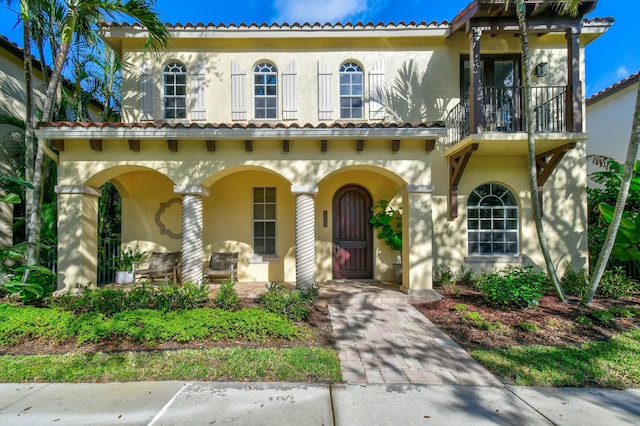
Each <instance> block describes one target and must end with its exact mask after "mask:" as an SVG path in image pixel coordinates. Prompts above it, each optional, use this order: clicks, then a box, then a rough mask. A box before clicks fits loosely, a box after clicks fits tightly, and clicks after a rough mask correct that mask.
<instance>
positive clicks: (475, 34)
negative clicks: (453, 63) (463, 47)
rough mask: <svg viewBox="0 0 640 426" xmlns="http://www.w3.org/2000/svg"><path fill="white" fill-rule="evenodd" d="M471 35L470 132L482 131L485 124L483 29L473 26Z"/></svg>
mask: <svg viewBox="0 0 640 426" xmlns="http://www.w3.org/2000/svg"><path fill="white" fill-rule="evenodd" d="M468 36H469V44H470V46H469V68H470V69H469V72H470V74H471V75H470V76H469V132H470V134H472V135H473V134H477V133H482V126H483V123H482V122H483V111H482V109H483V90H482V69H481V68H480V37H481V36H482V30H481V29H480V28H476V27H473V28H471V31H469V33H468ZM462 101H464V99H463V100H462Z"/></svg>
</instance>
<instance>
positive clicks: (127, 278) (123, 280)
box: [116, 271, 133, 284]
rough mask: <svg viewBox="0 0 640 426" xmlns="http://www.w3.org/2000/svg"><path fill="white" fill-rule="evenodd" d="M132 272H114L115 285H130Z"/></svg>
mask: <svg viewBox="0 0 640 426" xmlns="http://www.w3.org/2000/svg"><path fill="white" fill-rule="evenodd" d="M132 282H133V271H116V284H131V283H132Z"/></svg>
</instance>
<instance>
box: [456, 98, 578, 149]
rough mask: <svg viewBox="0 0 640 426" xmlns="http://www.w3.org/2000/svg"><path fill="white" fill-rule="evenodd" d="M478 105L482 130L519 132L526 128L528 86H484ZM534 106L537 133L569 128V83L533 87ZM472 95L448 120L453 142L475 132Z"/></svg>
mask: <svg viewBox="0 0 640 426" xmlns="http://www.w3.org/2000/svg"><path fill="white" fill-rule="evenodd" d="M482 92H483V96H482V99H480V100H479V102H478V104H479V107H480V110H481V112H482V113H481V122H480V127H481V128H482V133H516V132H525V131H526V128H527V127H526V114H525V112H524V87H522V86H515V87H499V86H493V87H492V86H488V87H483V90H482ZM532 101H533V102H532V105H533V114H534V122H533V123H532V126H533V129H534V132H536V133H560V132H566V131H567V121H568V120H567V86H547V87H533V88H532ZM470 121H471V120H470V108H469V97H468V96H465V97H464V99H463V101H462V102H461V103H459V104H458V105H456V106H455V107H454V108H453V109H452V110H451V111H449V115H448V117H447V118H446V120H445V123H446V125H447V128H448V129H449V141H450V142H451V143H453V144H455V143H457V142H460V141H461V140H463V139H464V138H466V137H467V136H469V135H470V134H471V129H470Z"/></svg>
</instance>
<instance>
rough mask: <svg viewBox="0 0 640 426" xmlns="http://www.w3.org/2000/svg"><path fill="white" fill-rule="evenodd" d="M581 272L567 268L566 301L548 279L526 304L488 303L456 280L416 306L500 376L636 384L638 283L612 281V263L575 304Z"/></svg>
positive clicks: (526, 381) (527, 381)
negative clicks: (598, 285) (597, 286)
mask: <svg viewBox="0 0 640 426" xmlns="http://www.w3.org/2000/svg"><path fill="white" fill-rule="evenodd" d="M581 274H584V273H583V272H582V273H573V274H568V275H570V276H571V279H572V280H573V283H572V285H571V289H572V290H571V291H570V292H569V293H570V294H572V297H570V300H569V302H568V303H561V302H559V301H558V298H557V297H556V296H555V295H549V294H548V293H549V290H550V289H549V288H548V287H547V288H546V289H543V291H542V294H541V295H540V297H538V298H537V300H538V304H537V305H535V304H532V305H530V306H531V307H522V306H527V305H529V304H528V303H527V304H524V303H521V304H519V305H517V304H512V303H495V302H494V301H493V299H492V298H487V297H486V294H483V292H482V291H481V290H480V289H479V288H478V287H477V286H476V285H474V284H465V283H462V282H460V281H459V282H457V283H454V284H455V285H454V286H452V285H451V284H448V285H440V286H436V287H435V289H436V291H438V292H439V293H441V294H443V295H444V296H445V297H444V299H442V300H440V301H438V302H435V303H427V304H421V305H416V308H418V309H419V310H420V311H421V312H422V313H423V314H424V315H425V316H427V317H428V318H429V319H430V320H431V321H432V322H433V323H434V324H436V325H437V326H438V327H439V328H440V329H442V330H443V331H444V332H445V333H447V334H448V335H449V336H450V337H451V338H453V339H454V340H455V341H456V342H458V343H459V344H460V345H461V346H462V347H463V348H465V350H467V351H468V352H469V353H470V354H471V355H472V356H473V357H474V358H475V359H477V360H478V361H479V362H480V363H482V364H483V365H485V366H486V367H487V368H488V369H489V370H490V371H492V372H493V373H494V374H496V375H498V377H500V378H501V380H502V381H503V382H505V383H510V384H518V385H528V386H586V387H593V386H602V387H613V388H629V387H636V388H637V387H640V295H638V293H637V290H638V284H637V283H636V282H628V280H626V279H620V280H618V281H616V278H615V277H614V276H615V273H614V271H612V272H611V273H609V278H608V281H607V282H605V285H604V288H602V289H601V293H600V294H599V296H598V298H596V299H595V300H594V302H593V305H592V306H591V307H587V306H584V305H581V304H579V300H580V299H579V297H580V295H581V292H583V291H584V290H585V289H586V285H587V283H586V281H585V280H584V279H581V278H584V275H582V277H579V276H580V275H581ZM501 275H504V273H503V274H501ZM577 276H578V277H577ZM576 277H577V278H576ZM493 279H495V278H493ZM530 282H531V280H530V279H528V278H527V279H524V280H522V281H521V282H520V283H519V284H518V285H522V284H523V283H524V285H529V284H530ZM619 283H620V285H618V284H619ZM516 287H517V286H516ZM607 288H608V289H607ZM634 292H635V293H634ZM505 293H508V290H505ZM527 294H528V293H527ZM612 294H615V295H616V296H620V297H611V295H612ZM506 300H511V299H509V298H507V299H506Z"/></svg>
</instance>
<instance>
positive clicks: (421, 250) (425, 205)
mask: <svg viewBox="0 0 640 426" xmlns="http://www.w3.org/2000/svg"><path fill="white" fill-rule="evenodd" d="M432 193H433V185H407V187H406V188H405V190H404V192H403V194H402V206H403V209H402V210H403V212H402V214H403V220H402V236H403V238H402V286H403V287H404V288H405V289H406V290H407V293H408V294H409V295H415V296H420V295H424V294H425V293H430V292H431V291H432V287H433V217H432V214H431V194H432Z"/></svg>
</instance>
